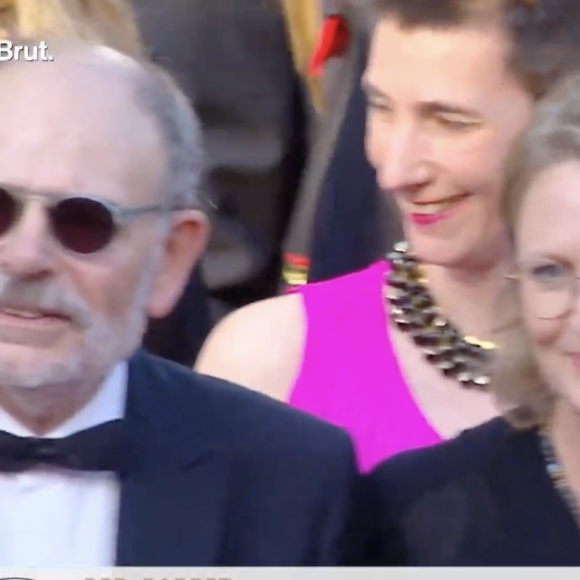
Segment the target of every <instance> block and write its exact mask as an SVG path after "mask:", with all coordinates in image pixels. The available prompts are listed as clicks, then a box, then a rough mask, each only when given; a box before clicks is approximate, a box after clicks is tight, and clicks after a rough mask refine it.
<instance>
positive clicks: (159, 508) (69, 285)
mask: <svg viewBox="0 0 580 580" xmlns="http://www.w3.org/2000/svg"><path fill="white" fill-rule="evenodd" d="M50 49H51V53H52V54H53V55H54V62H50V63H41V62H38V63H33V62H19V63H3V64H1V65H0V85H1V87H2V90H1V91H0V110H1V111H2V132H1V134H0V513H1V514H2V517H1V520H0V567H5V566H19V567H23V566H43V567H52V566H54V567H66V566H79V567H89V566H111V565H119V566H211V565H219V566H240V565H334V564H338V563H341V562H349V561H351V560H350V559H351V558H352V557H354V554H355V553H358V550H356V549H355V547H356V546H355V545H356V541H355V538H357V539H358V540H360V538H361V535H360V534H358V533H357V531H358V530H357V529H356V528H355V526H354V525H353V520H352V519H351V517H352V515H354V513H353V512H354V510H353V508H354V504H355V499H356V495H357V494H356V488H357V487H358V476H357V475H356V470H355V467H354V461H353V457H352V455H353V453H352V447H351V444H350V441H349V440H348V437H347V436H346V435H345V434H344V433H342V432H341V431H339V430H337V429H335V428H334V427H331V426H327V425H324V424H322V423H319V422H318V421H316V420H315V419H313V418H310V417H306V416H305V415H301V414H299V413H297V412H295V411H293V410H291V409H289V408H286V407H285V406H282V405H280V404H278V403H277V402H274V401H271V400H269V399H267V398H265V397H262V396H260V395H258V394H255V393H252V392H250V391H247V390H245V389H243V388H241V387H238V386H236V385H231V384H228V383H225V382H222V381H219V380H217V379H211V378H209V377H203V376H200V375H196V374H194V373H192V372H190V371H188V370H187V369H184V368H180V367H177V366H174V365H173V364H172V363H169V362H167V361H162V360H161V359H156V358H154V357H152V356H150V355H147V354H145V353H143V352H140V351H139V344H140V342H141V338H142V334H143V330H144V328H145V325H146V320H147V316H148V315H149V316H163V315H164V314H165V313H167V312H168V311H169V310H170V309H171V308H172V306H173V304H174V302H175V301H176V300H177V299H178V297H179V295H180V293H181V290H182V288H183V286H184V284H185V283H186V281H187V278H188V275H189V272H190V270H191V268H192V266H193V264H194V262H195V260H196V259H197V257H198V256H199V255H200V253H201V252H202V250H203V247H204V243H205V239H206V236H207V222H206V218H205V217H204V214H203V212H202V211H201V210H200V208H199V206H198V200H197V197H196V184H197V181H198V179H199V172H200V161H199V160H200V150H199V149H200V135H199V130H198V125H197V122H196V119H195V118H194V116H193V114H192V113H191V110H190V107H189V104H188V103H187V101H186V99H185V98H184V97H183V95H182V94H181V93H180V92H179V91H178V90H177V89H176V88H175V86H174V85H173V84H172V82H171V81H170V80H169V79H168V78H167V77H166V76H165V75H164V74H162V73H161V72H159V71H158V70H157V69H155V68H152V67H150V66H149V65H147V64H143V65H142V64H137V63H136V62H134V61H132V60H130V59H128V58H127V57H124V56H122V55H120V54H117V53H115V52H113V51H111V50H109V49H105V48H102V47H101V48H99V47H93V48H90V47H87V46H81V45H74V46H73V45H60V44H59V45H55V44H54V43H53V44H52V45H51V46H50ZM356 519H358V518H356Z"/></svg>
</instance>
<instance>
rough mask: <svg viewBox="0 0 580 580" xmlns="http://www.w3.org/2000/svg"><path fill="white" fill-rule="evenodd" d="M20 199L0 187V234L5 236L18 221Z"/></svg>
mask: <svg viewBox="0 0 580 580" xmlns="http://www.w3.org/2000/svg"><path fill="white" fill-rule="evenodd" d="M17 213H18V201H17V200H16V199H15V198H14V197H13V196H12V195H11V194H10V193H8V192H7V191H6V190H5V189H4V188H2V187H0V236H3V235H4V234H5V233H6V232H7V231H8V230H9V229H10V228H11V227H12V226H13V225H14V222H15V221H16V214H17Z"/></svg>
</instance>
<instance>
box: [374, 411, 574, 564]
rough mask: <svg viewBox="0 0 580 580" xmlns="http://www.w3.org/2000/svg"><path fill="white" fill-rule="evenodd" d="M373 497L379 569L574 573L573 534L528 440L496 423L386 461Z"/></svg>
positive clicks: (529, 434) (535, 443)
mask: <svg viewBox="0 0 580 580" xmlns="http://www.w3.org/2000/svg"><path fill="white" fill-rule="evenodd" d="M370 487H371V492H372V493H371V497H372V501H371V513H373V514H374V516H375V518H376V521H375V525H374V534H373V535H374V538H373V543H372V544H373V558H372V559H373V562H374V563H376V565H409V566H515V565H518V566H560V565H562V566H563V565H567V566H578V565H580V531H579V529H578V526H577V525H576V523H575V521H574V519H573V517H572V514H571V512H570V510H569V509H568V506H567V505H566V504H565V503H564V501H563V500H562V499H561V497H560V495H559V494H558V492H557V491H556V490H555V488H554V487H553V485H552V482H551V479H550V478H549V476H548V475H547V473H546V469H545V465H544V461H543V456H542V452H541V450H540V446H539V439H538V435H537V432H536V431H535V430H528V431H516V430H514V429H513V428H511V427H510V426H508V425H507V423H506V422H505V421H504V420H503V419H501V418H499V419H495V420H493V421H491V422H489V423H486V424H484V425H482V426H480V427H476V428H474V429H470V430H468V431H465V432H464V433H463V434H461V435H460V436H459V437H457V438H456V439H454V440H451V441H448V442H445V443H442V444H440V445H437V446H435V447H431V448H427V449H421V450H417V451H410V452H407V453H404V454H401V455H399V456H397V457H395V458H393V459H391V460H387V461H386V462H385V463H383V464H382V465H380V466H379V467H378V468H377V469H376V470H375V471H374V473H373V474H372V479H371V482H370Z"/></svg>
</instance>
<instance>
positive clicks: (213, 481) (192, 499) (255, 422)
mask: <svg viewBox="0 0 580 580" xmlns="http://www.w3.org/2000/svg"><path fill="white" fill-rule="evenodd" d="M125 422H126V429H127V432H128V434H129V445H130V449H131V453H130V458H131V461H130V463H129V464H128V465H127V466H126V473H125V474H124V475H122V477H121V495H120V515H119V530H118V531H119V534H118V546H117V559H116V560H117V561H116V564H117V565H119V566H242V565H297V566H302V565H304V566H305V565H330V566H332V565H334V564H337V563H339V562H341V561H343V560H345V559H346V560H347V561H350V559H351V558H354V555H355V554H357V553H358V547H357V546H356V542H357V541H360V539H361V536H360V534H358V533H357V528H356V527H354V526H351V522H352V521H353V520H352V519H351V516H352V515H354V514H353V511H354V512H355V514H356V510H355V505H354V504H355V502H356V498H357V496H356V493H357V487H358V484H359V476H358V474H357V470H356V467H355V462H354V457H353V449H352V445H351V442H350V440H349V438H348V436H347V435H346V434H345V433H344V432H342V431H341V430H339V429H337V428H335V427H332V426H330V425H327V424H325V423H323V422H321V421H318V420H316V419H314V418H313V417H310V416H307V415H305V414H302V413H300V412H298V411H296V410H293V409H291V408H289V407H288V406H286V405H284V404H282V403H278V402H276V401H274V400H271V399H269V398H267V397H265V396H262V395H259V394H257V393H254V392H252V391H250V390H247V389H244V388H242V387H238V386H237V385H232V384H230V383H226V382H224V381H221V380H218V379H212V378H210V377H204V376H202V375H198V374H196V373H192V372H190V371H188V370H187V369H183V368H182V367H179V366H177V365H174V364H172V363H169V362H167V361H164V360H161V359H157V358H155V357H152V356H150V355H147V354H145V353H139V354H137V355H136V356H135V357H134V358H133V359H132V360H131V362H130V366H129V390H128V396H127V409H126V418H125Z"/></svg>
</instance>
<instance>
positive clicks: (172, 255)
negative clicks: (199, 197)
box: [147, 210, 209, 318]
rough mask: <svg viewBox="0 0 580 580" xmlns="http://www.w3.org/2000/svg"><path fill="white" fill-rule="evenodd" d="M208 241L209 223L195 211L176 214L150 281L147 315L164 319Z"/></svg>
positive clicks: (200, 213)
mask: <svg viewBox="0 0 580 580" xmlns="http://www.w3.org/2000/svg"><path fill="white" fill-rule="evenodd" d="M208 237H209V221H208V219H207V217H206V215H205V214H204V213H203V212H201V211H197V210H187V211H180V212H176V215H175V217H174V219H173V223H172V225H171V229H170V231H169V234H168V235H167V237H166V239H165V244H164V248H163V252H162V255H161V259H160V261H159V267H158V269H157V274H156V276H155V278H154V280H153V285H152V287H151V292H150V294H149V302H148V305H147V314H148V315H149V317H151V318H163V317H164V316H167V315H168V314H169V313H170V312H171V311H172V310H173V307H174V306H175V304H177V301H178V300H179V298H180V297H181V294H182V293H183V290H184V289H185V286H186V284H187V282H188V280H189V277H190V276H191V273H192V271H193V268H194V266H195V264H196V263H197V262H198V261H199V259H200V258H201V256H202V254H203V252H204V250H205V247H206V245H207V240H208Z"/></svg>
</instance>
